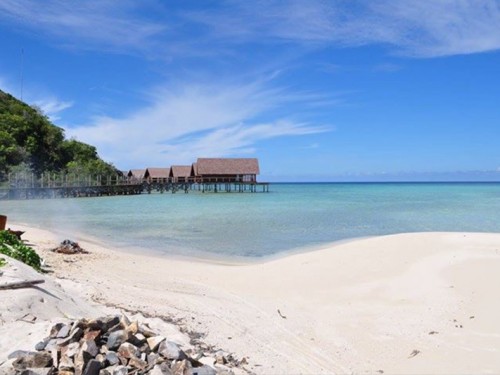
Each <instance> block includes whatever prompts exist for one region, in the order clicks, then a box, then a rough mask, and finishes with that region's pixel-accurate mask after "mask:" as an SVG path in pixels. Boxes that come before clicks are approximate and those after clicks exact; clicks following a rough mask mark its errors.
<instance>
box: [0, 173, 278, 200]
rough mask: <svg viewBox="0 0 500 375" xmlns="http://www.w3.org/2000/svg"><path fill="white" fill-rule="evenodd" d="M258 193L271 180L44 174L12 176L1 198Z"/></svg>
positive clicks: (0, 195) (0, 194) (266, 189)
mask: <svg viewBox="0 0 500 375" xmlns="http://www.w3.org/2000/svg"><path fill="white" fill-rule="evenodd" d="M166 192H170V193H177V192H180V193H189V192H196V193H231V192H236V193H257V192H263V193H267V192H269V183H267V182H253V181H252V182H244V181H243V182H234V181H223V180H221V181H205V182H204V181H195V180H194V179H193V180H191V181H187V182H172V181H159V182H157V181H153V182H147V181H144V182H140V181H133V180H130V179H127V178H124V177H121V176H111V177H110V176H108V177H107V178H101V177H95V178H91V177H85V178H78V177H75V178H68V176H62V177H58V176H54V175H52V176H49V177H47V176H42V178H40V179H35V178H33V176H31V177H30V178H19V177H18V176H16V178H11V179H10V180H9V182H8V183H6V186H4V187H0V199H47V198H77V197H100V196H114V195H137V194H151V193H160V194H163V193H166Z"/></svg>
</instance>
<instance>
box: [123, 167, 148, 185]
mask: <svg viewBox="0 0 500 375" xmlns="http://www.w3.org/2000/svg"><path fill="white" fill-rule="evenodd" d="M145 173H146V170H145V169H131V170H130V171H128V173H127V181H128V182H130V183H134V184H136V183H142V181H143V180H144V174H145Z"/></svg>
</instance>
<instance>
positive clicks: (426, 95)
mask: <svg viewBox="0 0 500 375" xmlns="http://www.w3.org/2000/svg"><path fill="white" fill-rule="evenodd" d="M0 89H2V90H3V91H7V92H9V93H11V94H12V95H14V96H16V97H17V98H22V99H23V100H24V101H26V102H28V103H29V104H31V105H36V106H38V107H39V108H41V109H42V111H43V112H44V113H45V114H46V115H47V116H48V117H49V118H50V119H51V120H52V121H53V122H54V123H55V124H56V125H58V126H60V127H62V128H63V129H65V134H66V136H67V137H68V138H76V139H78V140H80V141H82V142H86V143H89V144H92V145H94V146H96V147H97V151H98V153H99V155H100V156H101V157H102V158H103V159H105V160H106V161H109V162H112V163H113V164H114V165H115V166H116V167H117V168H119V169H121V170H129V169H133V168H145V167H169V166H170V165H182V164H191V163H192V162H193V161H195V160H196V158H198V157H257V158H259V162H260V167H261V176H260V178H259V179H260V180H261V181H271V182H273V181H427V180H428V181H447V180H457V181H459V180H460V181H461V180H477V181H481V180H496V181H500V142H499V141H500V1H498V0H404V1H393V0H377V1H371V0H330V1H321V0H281V1H277V0H266V1H261V0H253V1H248V0H239V1H238V0H234V1H224V0H219V1H216V0H164V1H162V0H141V1H139V0H136V1H132V0H120V1H114V0H99V1H91V0H79V1H72V0H46V1H38V0H1V1H0Z"/></svg>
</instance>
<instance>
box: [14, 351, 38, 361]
mask: <svg viewBox="0 0 500 375" xmlns="http://www.w3.org/2000/svg"><path fill="white" fill-rule="evenodd" d="M35 354H36V352H30V351H27V350H16V351H13V352H12V353H10V354H9V355H8V356H7V358H8V359H12V358H19V357H24V356H27V355H35Z"/></svg>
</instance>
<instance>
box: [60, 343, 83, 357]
mask: <svg viewBox="0 0 500 375" xmlns="http://www.w3.org/2000/svg"><path fill="white" fill-rule="evenodd" d="M64 348H65V349H64V350H63V349H61V353H64V354H66V355H67V356H68V357H74V356H75V355H76V354H77V353H78V352H79V351H80V343H79V342H72V343H71V344H68V345H67V346H65V347H64Z"/></svg>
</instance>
